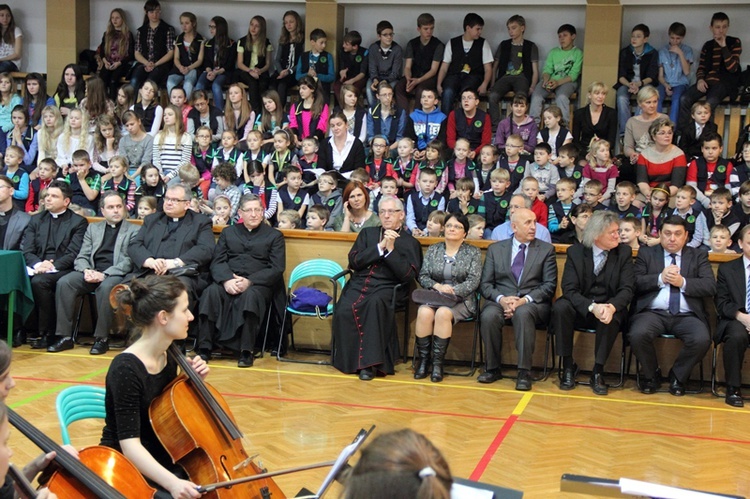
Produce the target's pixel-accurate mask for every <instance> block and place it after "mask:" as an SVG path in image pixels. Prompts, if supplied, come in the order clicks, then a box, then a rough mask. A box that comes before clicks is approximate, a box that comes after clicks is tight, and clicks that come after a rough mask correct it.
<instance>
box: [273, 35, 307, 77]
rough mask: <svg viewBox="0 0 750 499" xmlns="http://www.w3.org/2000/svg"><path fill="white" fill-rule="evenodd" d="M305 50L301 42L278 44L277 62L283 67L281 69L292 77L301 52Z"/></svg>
mask: <svg viewBox="0 0 750 499" xmlns="http://www.w3.org/2000/svg"><path fill="white" fill-rule="evenodd" d="M304 49H305V44H304V43H302V42H298V43H281V44H279V51H280V55H279V60H280V61H281V64H282V65H283V67H282V68H281V69H288V70H290V71H291V72H292V76H294V68H295V67H296V66H297V62H298V61H299V58H300V56H301V55H302V52H303V51H304Z"/></svg>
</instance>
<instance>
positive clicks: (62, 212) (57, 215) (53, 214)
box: [49, 210, 68, 218]
mask: <svg viewBox="0 0 750 499" xmlns="http://www.w3.org/2000/svg"><path fill="white" fill-rule="evenodd" d="M66 211H68V210H63V211H61V212H60V213H52V212H51V211H50V212H49V214H50V215H52V218H57V217H59V216H61V215H64V214H65V212H66Z"/></svg>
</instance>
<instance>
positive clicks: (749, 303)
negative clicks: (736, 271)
mask: <svg viewBox="0 0 750 499" xmlns="http://www.w3.org/2000/svg"><path fill="white" fill-rule="evenodd" d="M747 269H748V270H750V265H748V266H747ZM745 296H746V298H745V300H746V302H745V313H746V314H750V276H748V278H747V289H746V291H745Z"/></svg>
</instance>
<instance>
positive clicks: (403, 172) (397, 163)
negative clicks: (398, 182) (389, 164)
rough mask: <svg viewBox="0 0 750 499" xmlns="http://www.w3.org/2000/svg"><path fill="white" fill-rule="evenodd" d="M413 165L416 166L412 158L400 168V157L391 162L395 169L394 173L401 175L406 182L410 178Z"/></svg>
mask: <svg viewBox="0 0 750 499" xmlns="http://www.w3.org/2000/svg"><path fill="white" fill-rule="evenodd" d="M415 166H417V162H416V161H414V159H410V160H409V162H408V163H407V164H406V166H405V167H403V168H402V165H401V160H400V159H398V158H397V159H396V160H395V161H394V162H393V169H394V170H395V171H396V173H398V174H399V175H401V176H402V177H403V178H404V180H405V181H407V182H408V181H409V179H410V178H411V173H412V172H413V171H414V167H415Z"/></svg>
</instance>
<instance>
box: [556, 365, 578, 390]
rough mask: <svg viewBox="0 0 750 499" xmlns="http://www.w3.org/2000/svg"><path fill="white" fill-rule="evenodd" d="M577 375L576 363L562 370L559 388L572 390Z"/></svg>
mask: <svg viewBox="0 0 750 499" xmlns="http://www.w3.org/2000/svg"><path fill="white" fill-rule="evenodd" d="M577 375H578V364H573V367H569V368H567V369H565V370H564V371H563V375H562V379H561V380H560V390H572V389H573V388H575V387H576V376H577Z"/></svg>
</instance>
